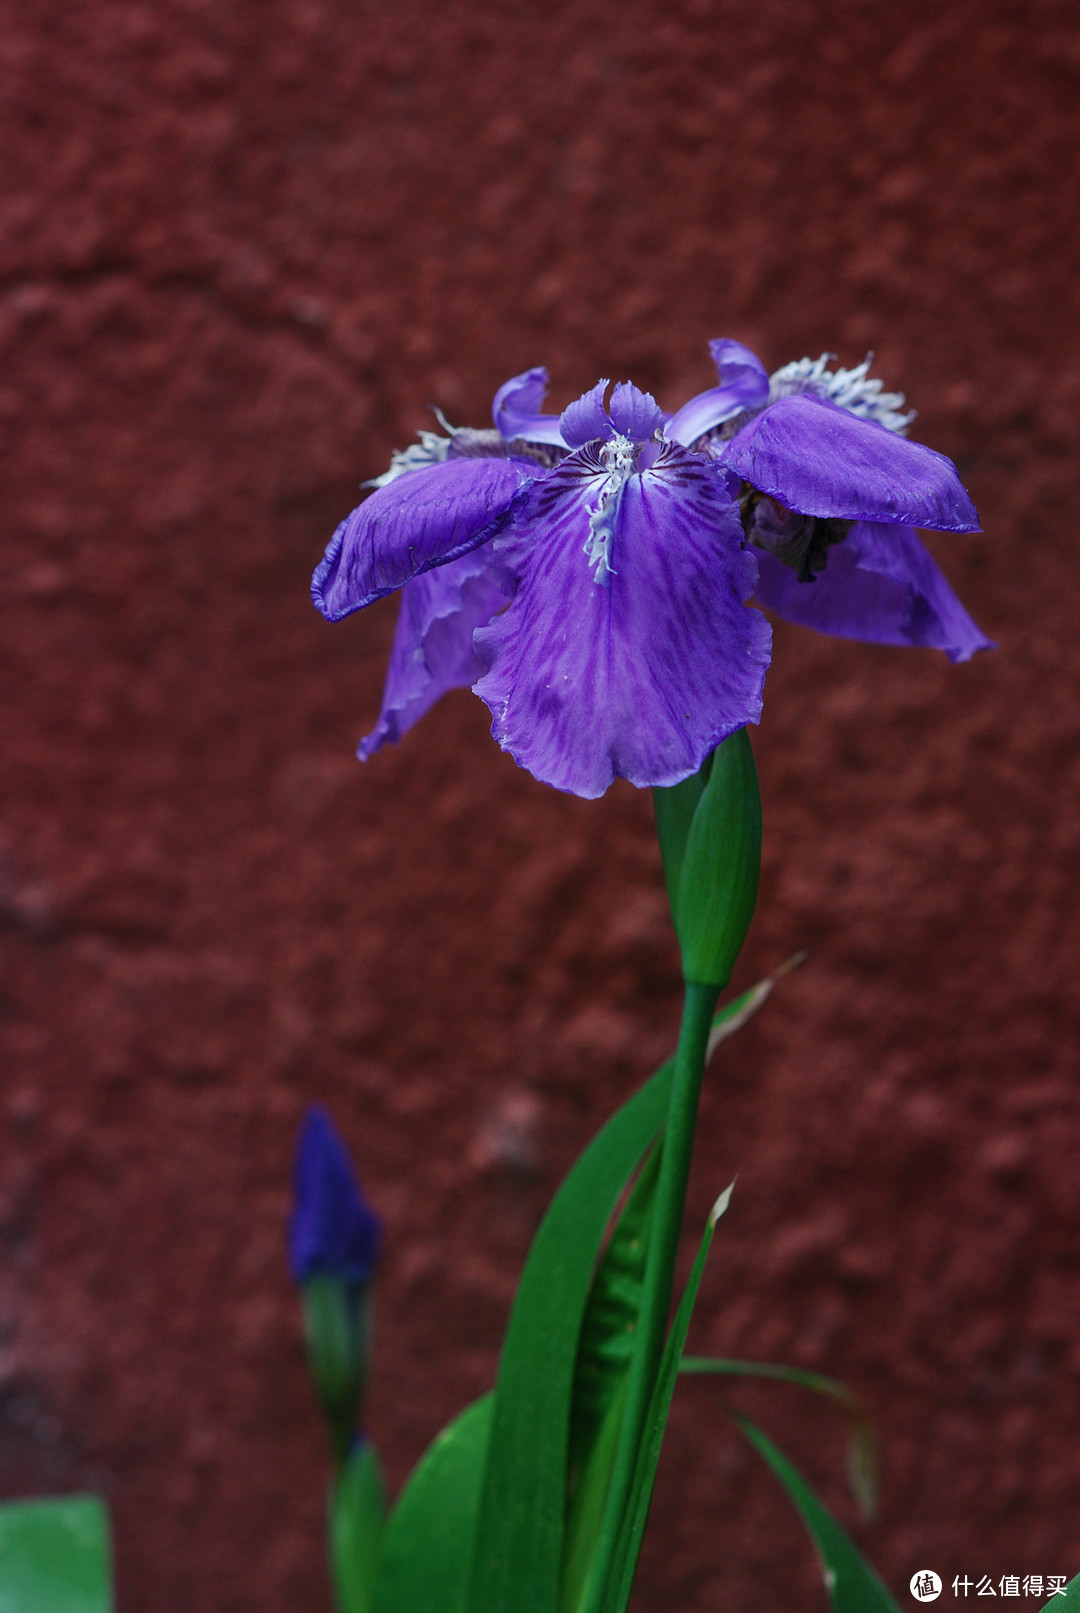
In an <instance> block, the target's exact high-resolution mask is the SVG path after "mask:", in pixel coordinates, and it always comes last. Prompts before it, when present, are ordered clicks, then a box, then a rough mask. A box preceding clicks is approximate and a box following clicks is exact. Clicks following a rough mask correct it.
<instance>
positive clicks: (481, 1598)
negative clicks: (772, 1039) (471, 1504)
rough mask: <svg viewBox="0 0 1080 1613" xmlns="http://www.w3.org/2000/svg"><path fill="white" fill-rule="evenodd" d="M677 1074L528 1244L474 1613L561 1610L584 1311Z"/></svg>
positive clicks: (500, 1401)
mask: <svg viewBox="0 0 1080 1613" xmlns="http://www.w3.org/2000/svg"><path fill="white" fill-rule="evenodd" d="M779 972H780V971H778V973H779ZM767 995H768V992H767V991H765V992H762V988H761V986H755V987H753V988H752V989H751V990H750V991H746V992H743V993H742V994H741V995H740V996H738V997H736V998H734V999H733V1001H732V1002H730V1003H727V1004H726V1005H725V1006H724V1007H723V1008H721V1009H720V1010H719V1011H718V1012H717V1014H716V1015H715V1017H714V1019H713V1035H714V1037H715V1036H716V1033H717V1031H718V1030H720V1029H721V1027H723V1026H725V1025H727V1024H728V1023H730V1022H732V1021H734V1022H735V1023H737V1024H742V1023H744V1021H745V1019H746V1018H748V1017H749V1014H750V1013H752V1012H753V1011H754V1009H756V1008H757V1007H759V1006H760V1004H761V1003H762V1002H763V1001H764V999H765V996H767ZM673 1067H674V1061H673V1060H672V1059H669V1060H668V1061H667V1062H666V1063H665V1064H663V1065H661V1067H660V1069H659V1070H657V1072H656V1074H655V1075H654V1076H653V1077H652V1078H651V1080H649V1081H648V1082H646V1084H645V1085H644V1086H643V1087H642V1088H641V1089H640V1090H639V1091H638V1092H637V1093H636V1094H635V1095H634V1097H632V1098H631V1099H630V1100H629V1102H628V1103H626V1104H624V1105H623V1107H622V1108H621V1109H620V1110H619V1111H618V1112H617V1114H615V1115H613V1116H612V1118H611V1120H609V1121H608V1123H607V1125H606V1126H605V1127H604V1129H603V1130H602V1131H601V1132H600V1133H599V1135H598V1136H597V1137H595V1138H594V1139H593V1141H592V1143H591V1144H590V1145H589V1147H588V1148H587V1149H586V1150H585V1152H584V1153H583V1154H582V1155H581V1157H580V1159H579V1160H578V1161H577V1163H576V1164H575V1165H574V1166H573V1168H572V1169H571V1171H570V1173H569V1175H568V1176H567V1177H566V1180H565V1181H564V1182H563V1184H562V1186H561V1188H560V1189H559V1191H558V1193H557V1194H556V1196H555V1199H554V1200H553V1202H552V1204H551V1207H550V1208H549V1210H548V1213H547V1215H546V1216H545V1218H544V1221H543V1222H542V1224H541V1226H540V1229H539V1231H538V1232H537V1234H536V1237H535V1238H534V1240H533V1245H532V1248H531V1249H530V1251H529V1257H528V1260H527V1261H526V1264H525V1270H524V1272H523V1273H522V1277H521V1282H520V1284H519V1287H518V1292H517V1297H516V1298H515V1301H514V1308H513V1311H512V1313H511V1317H510V1323H509V1326H508V1328H507V1333H506V1339H505V1342H504V1345H503V1354H502V1362H501V1365H500V1369H499V1382H498V1386H497V1390H496V1409H495V1415H494V1424H493V1429H492V1438H491V1451H490V1454H489V1459H488V1468H487V1472H486V1474H485V1480H484V1499H483V1502H482V1509H481V1523H480V1528H479V1531H478V1540H477V1549H476V1558H475V1566H474V1571H473V1578H472V1582H471V1585H470V1591H469V1598H468V1602H467V1607H468V1610H469V1613H554V1609H555V1608H556V1607H557V1605H558V1594H559V1577H560V1572H561V1566H562V1557H563V1548H564V1534H565V1513H566V1484H567V1470H568V1460H569V1452H570V1444H569V1423H570V1413H571V1406H572V1397H573V1385H574V1369H575V1365H576V1362H577V1350H578V1342H579V1339H580V1337H581V1329H582V1323H583V1320H584V1315H585V1308H586V1304H587V1300H588V1296H589V1293H590V1291H591V1288H592V1281H593V1273H594V1271H595V1269H596V1262H597V1256H598V1253H599V1250H600V1247H601V1244H602V1242H603V1237H604V1233H605V1232H606V1230H607V1227H608V1224H609V1222H610V1220H611V1216H612V1214H613V1212H614V1209H615V1206H616V1204H617V1203H618V1199H619V1195H620V1194H621V1193H622V1191H623V1189H624V1188H625V1186H626V1183H627V1181H628V1180H629V1178H630V1176H631V1174H632V1173H633V1171H634V1170H635V1168H636V1167H637V1165H638V1164H639V1162H640V1160H641V1158H642V1155H643V1154H644V1153H645V1151H646V1149H647V1148H648V1147H649V1144H650V1143H651V1142H652V1141H653V1140H654V1139H655V1137H656V1136H657V1134H658V1132H659V1130H660V1128H661V1126H662V1125H663V1120H664V1115H665V1112H666V1108H667V1101H668V1093H669V1089H670V1084H671V1076H672V1070H673ZM387 1613H394V1610H387Z"/></svg>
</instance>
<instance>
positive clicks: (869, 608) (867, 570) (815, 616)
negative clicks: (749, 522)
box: [755, 521, 994, 661]
mask: <svg viewBox="0 0 1080 1613" xmlns="http://www.w3.org/2000/svg"><path fill="white" fill-rule="evenodd" d="M755 552H756V553H757V556H758V564H759V566H760V575H759V577H758V586H757V596H756V597H757V600H758V603H759V604H761V605H765V606H767V607H768V608H769V609H770V610H774V611H776V613H777V615H779V616H783V617H785V618H786V619H787V620H788V621H789V622H798V623H799V624H800V625H801V626H803V627H813V628H816V629H817V631H818V632H819V633H831V634H834V635H836V636H837V637H840V638H857V639H863V640H865V641H866V642H868V643H870V644H921V645H924V646H926V647H927V648H929V649H934V650H944V651H945V653H946V655H947V656H948V657H949V660H950V661H967V660H968V659H969V658H970V657H971V656H972V655H974V653H975V651H976V650H992V649H993V648H994V643H993V640H992V639H988V638H987V637H986V635H985V634H984V633H982V632H980V630H979V628H978V627H976V625H975V623H974V622H973V621H972V619H971V617H970V616H969V615H968V613H967V611H966V610H965V609H964V607H963V605H961V603H960V601H959V600H958V599H957V597H956V595H955V594H954V593H953V591H952V589H951V587H950V586H949V584H948V582H946V580H945V578H944V576H943V575H942V573H941V571H940V570H939V569H938V567H937V565H936V564H935V562H934V560H933V559H932V557H931V556H930V554H929V552H928V551H927V549H926V546H925V545H924V544H923V543H922V542H921V540H920V539H919V538H918V536H917V535H916V534H915V533H914V532H913V531H912V529H911V528H910V527H907V526H886V525H883V524H875V523H872V522H869V521H861V522H859V523H858V524H857V525H855V526H853V527H852V529H851V531H850V532H849V533H848V535H847V537H846V538H845V539H844V541H843V542H842V543H839V544H836V545H835V547H833V548H831V549H830V550H829V559H828V563H827V565H826V567H825V570H824V571H821V572H819V573H818V575H817V576H816V577H815V578H814V580H813V582H809V583H804V582H800V581H799V579H798V577H797V576H796V575H795V573H794V571H792V569H791V567H790V566H785V565H784V564H783V563H782V562H781V561H779V560H777V559H776V558H775V556H773V555H771V554H766V553H765V551H764V550H757V551H755Z"/></svg>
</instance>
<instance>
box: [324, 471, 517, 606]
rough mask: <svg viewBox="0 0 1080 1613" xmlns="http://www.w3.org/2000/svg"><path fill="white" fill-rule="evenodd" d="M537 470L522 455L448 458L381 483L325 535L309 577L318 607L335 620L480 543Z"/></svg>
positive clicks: (497, 528) (507, 512) (508, 511)
mask: <svg viewBox="0 0 1080 1613" xmlns="http://www.w3.org/2000/svg"><path fill="white" fill-rule="evenodd" d="M539 472H540V467H539V466H538V465H534V464H532V463H530V461H528V460H524V459H452V460H446V461H445V462H444V463H443V464H441V465H429V466H427V467H426V469H424V470H417V471H410V472H409V474H408V475H406V476H399V477H398V478H397V480H396V481H393V482H390V483H388V484H387V486H385V487H380V488H379V489H378V490H377V491H376V492H374V493H372V495H371V497H370V498H369V499H366V500H365V502H364V503H363V504H361V505H359V506H358V508H357V509H355V510H353V512H352V514H351V515H347V516H346V517H345V519H344V521H342V523H341V525H340V526H339V527H338V529H337V531H336V532H335V533H334V536H333V537H332V538H331V540H330V545H329V548H328V549H327V551H326V554H325V556H324V558H323V560H322V561H321V562H320V564H319V566H318V568H317V570H316V572H315V575H314V577H313V578H312V579H311V597H312V599H313V600H314V601H315V605H316V608H317V609H318V610H320V611H321V612H322V614H323V615H324V616H325V617H326V619H327V621H329V622H339V621H340V620H341V618H342V617H343V616H348V615H350V614H351V613H352V612H353V611H354V610H361V609H362V608H363V606H365V605H370V604H371V603H372V601H373V600H376V599H381V598H382V597H383V595H384V594H392V593H393V592H394V590H395V589H396V588H400V587H401V586H402V585H403V584H404V583H407V582H408V581H409V579H410V578H411V577H418V576H420V574H421V573H422V572H425V571H430V570H431V568H432V567H433V566H444V565H445V564H446V563H447V561H449V560H456V559H457V558H458V556H459V555H463V554H467V553H468V551H469V550H470V549H476V548H478V547H479V546H480V544H482V543H485V542H486V541H487V540H488V538H491V537H493V536H494V535H495V533H496V532H499V531H501V530H502V528H503V527H504V526H505V525H506V523H507V521H508V520H509V519H510V515H511V512H512V510H513V509H514V508H515V507H516V505H517V504H518V503H519V502H521V500H522V497H523V496H527V489H528V486H529V484H530V482H531V481H532V478H533V477H534V476H536V475H537V474H539Z"/></svg>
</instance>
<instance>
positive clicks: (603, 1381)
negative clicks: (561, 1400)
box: [569, 1148, 660, 1496]
mask: <svg viewBox="0 0 1080 1613" xmlns="http://www.w3.org/2000/svg"><path fill="white" fill-rule="evenodd" d="M659 1167H660V1151H659V1149H658V1148H654V1149H653V1151H652V1153H651V1154H650V1155H649V1158H648V1160H647V1161H646V1163H645V1165H644V1167H643V1169H642V1171H641V1174H640V1175H639V1177H638V1179H637V1182H636V1183H635V1184H634V1189H633V1192H632V1193H631V1194H630V1197H629V1199H628V1200H627V1202H626V1205H625V1207H624V1209H623V1212H622V1214H621V1215H620V1216H619V1219H618V1221H617V1222H616V1224H615V1230H614V1232H613V1233H612V1234H611V1237H610V1238H609V1239H608V1245H607V1248H606V1249H605V1250H604V1254H603V1258H602V1259H601V1261H600V1264H599V1265H598V1266H597V1268H596V1274H595V1276H594V1277H593V1281H592V1287H591V1288H590V1290H589V1300H588V1304H587V1305H586V1307H585V1317H584V1320H583V1321H582V1324H581V1337H580V1340H579V1343H578V1353H577V1364H576V1367H575V1369H574V1394H573V1408H572V1411H571V1417H570V1465H569V1473H570V1477H569V1490H570V1494H571V1496H572V1495H573V1492H574V1487H575V1483H576V1480H577V1476H578V1475H579V1474H580V1472H581V1470H582V1468H583V1467H584V1464H585V1462H586V1461H587V1460H588V1458H589V1454H590V1452H591V1451H592V1448H593V1445H594V1444H595V1442H596V1438H597V1436H598V1434H599V1432H600V1428H601V1426H602V1424H603V1422H604V1419H605V1417H606V1416H607V1414H608V1411H609V1410H610V1408H611V1405H612V1402H613V1401H614V1400H616V1399H617V1397H618V1394H619V1389H620V1387H621V1384H622V1379H623V1377H624V1376H625V1374H626V1372H627V1370H628V1368H629V1366H630V1357H631V1355H632V1353H633V1348H634V1334H635V1332H636V1330H637V1323H638V1313H639V1311H640V1309H641V1288H642V1283H643V1281H644V1277H645V1257H646V1255H647V1253H648V1248H649V1223H650V1219H651V1216H652V1210H653V1201H654V1199H655V1198H656V1182H657V1178H658V1176H659V1173H660V1170H659Z"/></svg>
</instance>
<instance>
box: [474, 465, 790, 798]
mask: <svg viewBox="0 0 1080 1613" xmlns="http://www.w3.org/2000/svg"><path fill="white" fill-rule="evenodd" d="M604 494H607V495H608V496H613V497H615V498H616V499H617V508H615V509H614V511H613V512H612V538H611V546H610V554H609V560H610V568H611V569H610V572H609V573H608V575H607V580H606V583H604V584H603V585H601V584H598V583H597V582H595V581H594V580H593V572H592V570H591V568H590V564H589V561H588V559H587V557H586V555H585V553H584V552H583V551H584V550H585V547H586V544H587V543H588V542H589V539H590V522H589V517H590V514H591V513H592V512H593V511H594V510H595V509H596V507H597V505H598V503H599V500H600V498H601V496H602V495H604ZM741 539H742V531H741V527H740V523H739V519H738V513H737V508H736V506H734V505H733V504H732V503H731V501H730V500H729V498H728V496H727V492H726V485H725V481H724V478H723V476H722V475H721V474H719V473H718V472H717V470H716V468H715V467H714V466H713V465H711V464H710V463H709V462H708V461H706V460H704V459H701V458H699V457H698V456H696V455H692V454H689V453H687V452H686V451H685V449H682V448H679V447H677V446H675V445H673V444H667V445H666V446H665V447H664V448H663V450H662V451H661V453H660V455H659V456H658V457H657V459H656V461H655V463H654V465H653V466H652V467H650V468H649V469H647V470H645V471H644V472H635V473H633V474H630V475H629V476H627V477H626V478H625V480H624V481H623V482H622V484H621V487H620V488H619V489H618V491H617V492H616V493H615V494H614V495H612V478H611V476H609V475H608V473H607V467H606V466H605V464H604V461H603V459H602V458H601V456H600V453H599V452H598V451H597V450H596V449H595V448H592V447H586V448H583V449H581V450H580V451H579V452H578V453H576V454H573V455H572V456H571V457H570V458H569V459H567V460H564V461H563V463H562V464H561V465H560V466H559V467H558V468H557V469H556V470H554V471H552V472H551V474H550V476H548V477H547V478H545V480H544V481H543V482H542V483H540V484H538V486H537V488H536V494H535V498H534V501H533V502H532V503H531V504H530V507H529V508H528V510H526V511H525V512H524V513H523V514H522V516H521V518H520V519H519V520H516V521H515V523H514V526H513V528H512V529H508V531H507V533H506V534H505V536H504V537H503V538H501V539H500V540H498V542H497V543H496V555H497V557H498V556H499V554H500V553H501V556H502V558H503V560H504V562H505V564H506V565H507V566H508V568H509V569H510V570H511V571H512V572H513V574H514V575H515V576H516V577H517V578H518V590H517V593H516V595H515V597H514V600H513V602H512V603H511V605H510V606H509V607H508V609H507V610H506V611H505V612H504V613H503V614H502V615H501V616H498V617H496V618H495V620H494V621H493V622H491V624H490V625H489V626H488V627H485V628H481V629H480V630H479V631H478V632H477V634H476V637H475V640H474V643H475V646H476V651H477V654H478V655H479V657H480V659H481V661H482V662H483V663H484V664H485V666H487V667H488V671H487V674H486V676H485V677H483V678H481V680H480V681H479V683H477V684H476V686H475V687H476V693H477V694H479V695H480V696H481V698H482V699H483V700H485V701H486V702H487V704H488V706H489V707H490V709H491V712H492V716H493V719H494V720H493V722H492V733H493V735H494V736H495V738H496V739H497V740H498V742H499V744H500V745H501V746H502V747H503V748H504V750H508V751H509V752H510V753H511V755H512V756H513V757H514V758H515V760H516V761H517V762H519V763H520V765H521V766H523V767H527V768H528V769H529V771H530V772H531V773H533V774H535V776H536V777H537V778H538V779H541V780H542V781H543V782H545V783H547V784H552V785H554V786H555V787H556V788H557V789H561V790H570V791H572V792H573V793H574V794H576V795H583V796H587V797H595V796H598V795H602V794H603V792H604V791H605V790H606V789H607V787H608V785H609V784H610V783H611V781H612V779H613V778H615V777H616V776H620V777H622V778H627V779H629V780H630V782H631V783H633V784H637V785H652V784H675V783H677V782H678V781H679V780H680V779H684V778H686V777H688V776H689V775H690V774H691V773H693V772H695V771H696V770H697V769H698V768H699V767H700V766H701V763H702V762H703V761H704V759H705V757H706V756H707V755H708V754H709V752H710V751H711V750H712V749H713V748H714V747H715V746H716V745H717V744H719V742H720V741H721V740H722V739H724V738H726V737H727V735H729V734H731V733H733V732H734V731H735V730H736V729H737V728H741V727H742V726H743V725H744V724H745V723H748V722H756V721H757V718H758V715H759V712H760V709H761V687H762V682H763V680H764V675H765V668H766V666H767V665H768V661H769V643H770V633H769V629H768V626H767V624H766V623H765V621H764V620H763V618H762V617H761V616H760V615H759V614H758V613H757V612H756V611H754V610H750V609H747V608H746V606H745V604H744V601H745V600H746V599H747V597H748V596H749V594H750V593H751V591H752V589H753V586H754V577H755V570H756V568H755V564H754V561H753V558H752V557H751V556H750V555H749V554H748V553H747V552H745V551H744V550H743V549H742V547H741Z"/></svg>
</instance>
